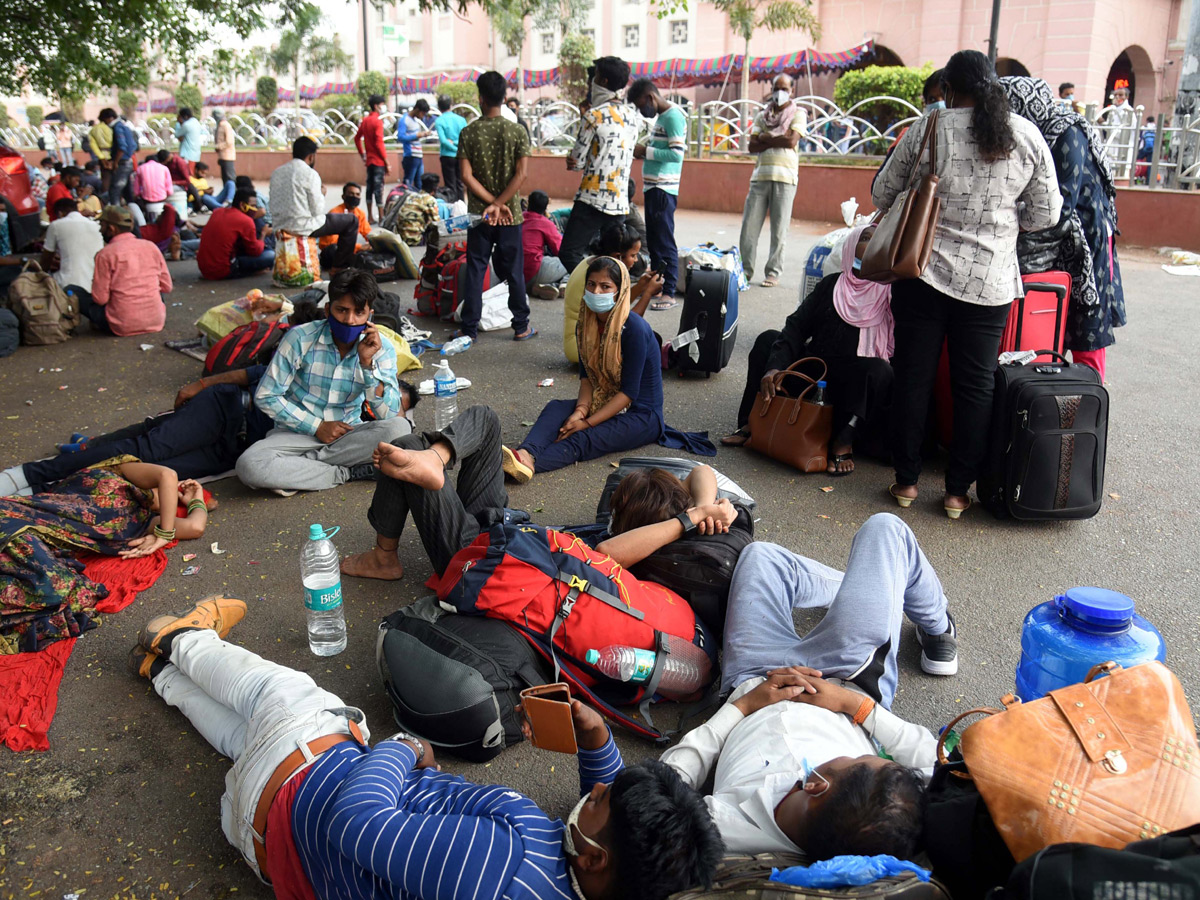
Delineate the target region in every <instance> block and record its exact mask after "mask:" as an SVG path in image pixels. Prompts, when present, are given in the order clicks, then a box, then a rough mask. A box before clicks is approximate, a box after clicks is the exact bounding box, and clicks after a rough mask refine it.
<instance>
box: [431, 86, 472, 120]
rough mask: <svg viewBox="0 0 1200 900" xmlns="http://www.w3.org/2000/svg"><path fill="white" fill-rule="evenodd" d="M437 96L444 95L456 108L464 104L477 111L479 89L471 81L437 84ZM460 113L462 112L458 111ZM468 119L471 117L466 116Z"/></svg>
mask: <svg viewBox="0 0 1200 900" xmlns="http://www.w3.org/2000/svg"><path fill="white" fill-rule="evenodd" d="M437 94H438V96H439V97H440V96H442V95H445V96H447V97H449V98H450V103H451V105H453V106H458V105H459V104H460V103H465V104H467V105H468V106H471V107H473V108H475V109H479V88H477V87H476V86H475V82H473V81H451V82H447V83H446V84H439V85H438V89H437ZM459 112H462V110H459ZM467 118H468V119H470V118H471V116H467Z"/></svg>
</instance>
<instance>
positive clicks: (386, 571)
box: [342, 547, 404, 581]
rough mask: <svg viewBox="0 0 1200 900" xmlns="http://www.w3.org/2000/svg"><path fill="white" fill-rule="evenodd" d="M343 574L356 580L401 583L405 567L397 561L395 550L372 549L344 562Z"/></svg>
mask: <svg viewBox="0 0 1200 900" xmlns="http://www.w3.org/2000/svg"><path fill="white" fill-rule="evenodd" d="M342 574H343V575H350V576H352V577H354V578H377V579H379V580H380V581H399V580H400V579H401V578H403V577H404V566H402V565H400V560H398V559H396V551H395V550H390V551H389V550H381V549H380V548H379V547H372V548H371V549H370V550H368V551H367V552H366V553H359V554H357V555H356V556H347V557H346V558H345V559H343V560H342Z"/></svg>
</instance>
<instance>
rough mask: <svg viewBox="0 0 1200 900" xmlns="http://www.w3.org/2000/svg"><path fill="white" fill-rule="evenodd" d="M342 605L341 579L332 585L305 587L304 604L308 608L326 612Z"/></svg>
mask: <svg viewBox="0 0 1200 900" xmlns="http://www.w3.org/2000/svg"><path fill="white" fill-rule="evenodd" d="M341 605H342V583H341V582H340V581H339V582H338V583H337V584H335V585H333V586H332V587H325V588H305V589H304V606H305V608H307V609H312V610H316V611H317V612H325V611H327V610H330V609H337V608H338V607H339V606H341Z"/></svg>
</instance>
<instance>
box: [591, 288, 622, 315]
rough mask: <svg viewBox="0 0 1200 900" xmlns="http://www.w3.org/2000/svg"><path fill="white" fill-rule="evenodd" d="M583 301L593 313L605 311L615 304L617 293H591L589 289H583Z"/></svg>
mask: <svg viewBox="0 0 1200 900" xmlns="http://www.w3.org/2000/svg"><path fill="white" fill-rule="evenodd" d="M583 302H584V303H586V304H587V308H588V309H590V310H591V311H592V312H594V313H606V312H608V311H609V310H610V309H612V308H613V307H614V306H616V305H617V295H616V294H593V293H592V292H591V291H584V292H583Z"/></svg>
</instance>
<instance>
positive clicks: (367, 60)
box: [358, 0, 371, 72]
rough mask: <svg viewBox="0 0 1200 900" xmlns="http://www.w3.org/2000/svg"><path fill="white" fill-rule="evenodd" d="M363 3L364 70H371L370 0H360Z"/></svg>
mask: <svg viewBox="0 0 1200 900" xmlns="http://www.w3.org/2000/svg"><path fill="white" fill-rule="evenodd" d="M358 2H359V3H361V4H362V33H363V71H364V72H369V71H371V32H370V31H369V30H368V26H367V4H368V3H369V2H370V0H358Z"/></svg>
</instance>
